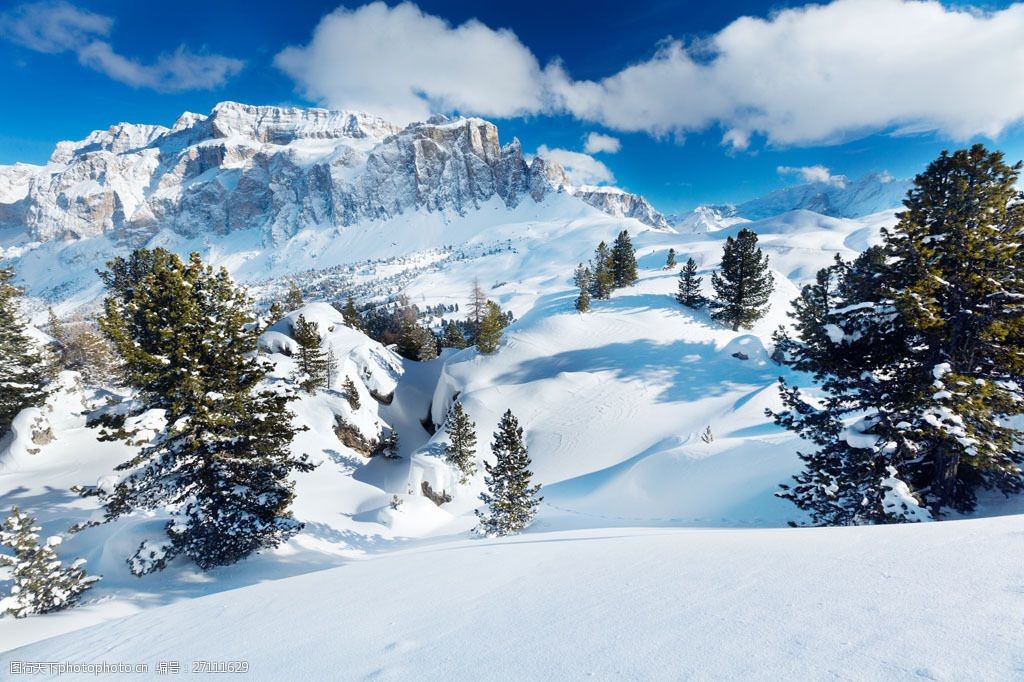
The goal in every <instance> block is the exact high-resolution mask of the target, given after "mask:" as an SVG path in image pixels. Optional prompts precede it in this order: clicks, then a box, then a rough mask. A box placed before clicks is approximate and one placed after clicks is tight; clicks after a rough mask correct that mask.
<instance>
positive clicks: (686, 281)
mask: <svg viewBox="0 0 1024 682" xmlns="http://www.w3.org/2000/svg"><path fill="white" fill-rule="evenodd" d="M703 281H704V278H703V277H698V276H697V263H696V261H694V260H693V259H692V258H687V259H686V264H685V265H683V269H682V270H680V271H679V290H678V291H677V292H676V300H677V301H679V302H680V303H682V304H683V305H685V306H686V307H687V308H693V309H695V310H698V309H700V308H703V307H704V306H706V305H707V303H708V300H707V299H706V298H705V297H704V294H702V293H701V287H700V285H701V282H703Z"/></svg>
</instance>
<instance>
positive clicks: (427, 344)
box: [397, 320, 437, 361]
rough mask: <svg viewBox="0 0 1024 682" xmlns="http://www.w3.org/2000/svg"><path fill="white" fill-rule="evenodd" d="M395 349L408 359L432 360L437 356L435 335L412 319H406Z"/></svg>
mask: <svg viewBox="0 0 1024 682" xmlns="http://www.w3.org/2000/svg"><path fill="white" fill-rule="evenodd" d="M397 350H398V354H399V355H401V356H402V357H405V358H409V359H410V360H417V361H424V360H433V359H434V358H436V357H437V337H435V336H434V334H433V332H431V331H430V330H429V329H427V328H426V327H423V326H420V325H418V324H416V322H415V321H414V320H406V321H405V324H404V325H403V327H402V337H401V338H400V339H399V341H398V348H397Z"/></svg>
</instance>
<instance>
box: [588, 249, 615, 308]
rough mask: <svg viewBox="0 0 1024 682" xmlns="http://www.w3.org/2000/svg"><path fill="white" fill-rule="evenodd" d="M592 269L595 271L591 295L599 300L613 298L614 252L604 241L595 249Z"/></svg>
mask: <svg viewBox="0 0 1024 682" xmlns="http://www.w3.org/2000/svg"><path fill="white" fill-rule="evenodd" d="M590 271H591V272H592V273H594V276H593V279H592V280H591V287H590V293H591V295H592V296H593V297H594V298H596V299H597V300H599V301H603V300H607V299H609V298H611V296H612V289H613V288H614V287H615V277H614V275H613V274H612V252H611V249H609V248H608V245H607V244H605V243H604V242H601V243H600V244H598V245H597V249H596V250H595V251H594V260H593V261H592V262H591V264H590Z"/></svg>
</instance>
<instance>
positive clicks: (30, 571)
mask: <svg viewBox="0 0 1024 682" xmlns="http://www.w3.org/2000/svg"><path fill="white" fill-rule="evenodd" d="M35 523H36V520H35V519H34V518H32V517H31V516H29V515H28V514H26V513H25V512H23V511H21V510H20V509H18V508H17V507H13V508H12V509H11V515H10V516H8V517H7V518H6V519H5V520H4V525H3V528H2V529H0V545H5V546H7V547H9V548H11V550H13V552H14V554H13V556H8V555H5V554H0V566H8V567H10V568H11V579H12V581H13V585H12V587H11V594H10V596H8V597H5V598H4V599H0V613H9V614H11V615H12V616H14V617H15V618H24V617H25V616H29V615H32V614H36V613H51V612H53V611H60V610H62V609H66V608H68V607H69V606H74V604H75V603H76V602H77V601H78V600H79V599H80V598H81V596H82V593H83V592H85V591H86V590H87V589H89V588H90V587H91V586H92V584H93V583H94V582H96V581H97V580H99V577H97V576H90V575H87V574H86V572H85V569H84V568H82V567H83V566H84V565H85V560H84V559H78V560H76V561H74V562H73V563H72V564H71V565H70V566H64V564H63V563H62V562H61V561H60V559H58V558H57V554H56V552H55V551H54V549H53V548H54V547H56V546H57V545H59V544H60V540H61V538H60V537H56V536H55V537H51V538H48V539H47V540H46V541H45V542H44V543H43V544H42V545H40V544H39V531H40V530H41V529H40V528H39V527H38V526H36V525H35Z"/></svg>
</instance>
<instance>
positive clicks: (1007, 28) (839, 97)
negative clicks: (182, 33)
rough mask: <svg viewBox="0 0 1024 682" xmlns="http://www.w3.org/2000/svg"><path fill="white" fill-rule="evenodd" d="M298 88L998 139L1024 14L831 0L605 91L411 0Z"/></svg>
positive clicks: (643, 118) (336, 20) (739, 137)
mask: <svg viewBox="0 0 1024 682" xmlns="http://www.w3.org/2000/svg"><path fill="white" fill-rule="evenodd" d="M275 62H276V64H277V66H278V67H279V68H281V69H282V70H283V71H284V72H285V73H287V74H288V75H290V76H291V77H292V78H293V79H294V80H295V82H296V84H297V87H298V89H299V91H300V92H302V93H303V94H304V95H305V96H307V97H309V98H311V99H314V100H317V101H319V102H321V103H324V104H326V105H328V106H331V107H336V108H350V109H366V110H370V111H374V112H377V113H381V114H384V115H388V116H391V117H392V118H395V119H396V120H398V121H403V122H404V121H410V120H413V119H422V118H425V117H426V116H427V115H429V114H430V113H431V112H433V111H458V112H461V113H465V114H479V115H483V116H493V117H512V116H520V115H527V114H566V113H567V114H571V115H573V116H575V117H577V118H578V119H581V120H584V121H589V122H593V123H597V124H600V125H603V126H605V127H607V128H609V129H612V130H617V131H641V132H646V133H650V134H652V135H656V136H661V135H673V136H677V137H681V136H684V135H685V134H686V133H688V132H698V131H704V130H708V129H711V128H718V129H720V130H721V131H722V141H723V144H726V145H728V146H730V147H733V148H736V149H743V148H745V147H747V146H748V145H749V144H750V143H751V140H752V139H754V138H755V136H761V137H763V138H764V139H765V140H766V141H767V142H768V143H769V144H774V145H810V144H830V143H837V142H841V141H844V140H848V139H852V138H855V137H859V136H863V135H867V134H871V133H876V132H888V133H897V134H899V133H910V132H923V131H937V132H939V133H941V134H942V135H945V136H947V137H950V138H953V139H963V138H967V137H970V136H973V135H987V136H990V137H994V136H997V135H999V134H1000V133H1001V132H1002V131H1004V130H1005V129H1006V128H1007V127H1009V126H1011V125H1014V124H1015V123H1018V122H1021V121H1022V120H1024V88H1021V87H1017V85H1016V84H1017V83H1019V81H1020V74H1022V73H1024V4H1022V3H1016V4H1013V5H1011V6H1009V7H1007V8H1006V9H1001V10H997V11H983V10H978V9H973V8H961V7H945V6H943V5H942V4H941V3H940V2H938V1H936V0H833V2H830V3H828V4H823V5H810V6H807V7H802V8H795V9H785V10H782V11H780V12H777V13H774V14H772V15H771V16H769V17H767V18H755V17H741V18H739V19H736V20H735V21H733V22H732V23H731V24H729V25H728V26H726V27H725V28H723V29H722V30H721V31H719V32H718V33H716V34H714V35H711V36H709V37H707V38H706V39H704V40H702V41H700V42H699V43H689V44H688V43H686V42H684V41H681V40H673V39H667V40H666V41H664V42H662V43H661V44H660V45H659V46H658V49H657V51H656V53H655V54H654V56H653V57H651V58H650V59H647V60H646V61H642V62H638V63H636V64H632V65H629V66H627V67H626V68H624V69H622V70H620V71H619V72H617V73H613V74H610V75H608V76H607V77H606V78H603V79H600V80H593V81H591V80H575V79H573V77H572V75H571V73H569V72H568V71H567V70H566V69H565V67H564V66H563V65H561V64H560V63H558V62H553V63H551V64H547V65H545V66H542V65H541V64H540V63H539V61H538V60H537V58H536V57H535V56H534V55H533V53H532V52H531V51H530V50H529V48H527V47H526V46H525V45H523V44H522V43H521V42H520V41H519V39H518V38H517V37H516V36H515V34H513V33H512V32H510V31H508V30H504V29H493V28H490V27H487V26H485V25H483V24H482V23H480V22H478V21H469V22H467V23H465V24H462V25H460V26H452V25H451V24H449V23H448V22H446V21H445V20H443V19H440V18H438V17H435V16H431V15H428V14H425V13H424V12H422V11H421V10H420V9H419V8H418V7H416V6H415V5H412V4H409V3H406V4H402V5H398V6H396V7H393V8H389V7H388V6H387V5H385V4H383V3H381V2H376V3H373V4H370V5H366V6H364V7H361V8H359V9H356V10H348V9H344V8H339V9H338V10H335V11H334V12H332V13H331V14H329V15H327V16H325V17H324V18H323V19H322V20H321V21H320V23H319V25H318V26H317V27H316V29H315V30H314V32H313V36H312V38H311V40H310V41H309V43H308V44H307V45H304V46H293V47H289V48H287V49H285V50H284V51H282V52H281V53H279V54H278V55H277V58H276V60H275Z"/></svg>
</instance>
